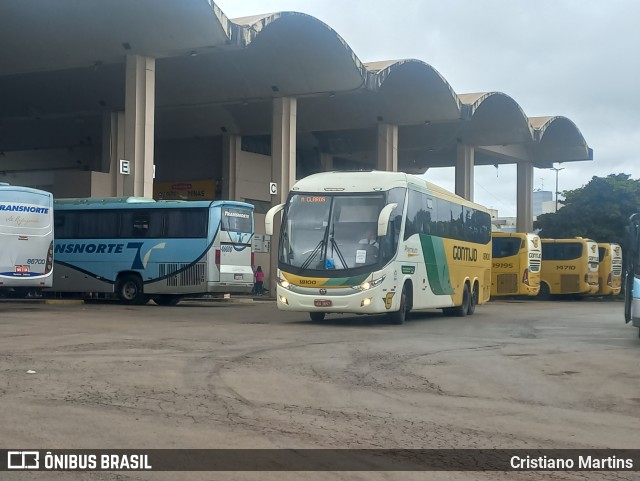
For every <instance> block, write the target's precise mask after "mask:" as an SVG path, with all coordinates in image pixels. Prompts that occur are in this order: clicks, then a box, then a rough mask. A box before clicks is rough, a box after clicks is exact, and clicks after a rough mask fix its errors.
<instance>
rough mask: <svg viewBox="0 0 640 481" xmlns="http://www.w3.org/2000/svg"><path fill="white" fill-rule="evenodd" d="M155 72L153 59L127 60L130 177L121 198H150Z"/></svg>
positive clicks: (126, 140) (126, 142) (126, 155)
mask: <svg viewBox="0 0 640 481" xmlns="http://www.w3.org/2000/svg"><path fill="white" fill-rule="evenodd" d="M155 68H156V60H155V59H154V58H152V57H143V56H140V55H130V56H128V57H127V70H126V80H125V112H124V117H125V119H124V124H125V134H124V157H123V158H124V159H126V160H128V161H129V162H130V170H131V173H130V174H129V175H127V176H125V179H124V195H135V196H141V197H153V147H154V145H153V141H154V138H153V135H154V125H155V120H154V114H155V91H156V86H155V84H156V76H155Z"/></svg>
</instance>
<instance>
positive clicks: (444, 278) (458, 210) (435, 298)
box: [265, 171, 491, 324]
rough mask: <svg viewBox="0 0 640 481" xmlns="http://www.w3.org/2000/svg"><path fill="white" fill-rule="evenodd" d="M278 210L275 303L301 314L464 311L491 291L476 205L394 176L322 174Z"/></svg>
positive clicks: (487, 246)
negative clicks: (279, 223) (281, 213)
mask: <svg viewBox="0 0 640 481" xmlns="http://www.w3.org/2000/svg"><path fill="white" fill-rule="evenodd" d="M280 210H284V214H283V218H282V227H281V230H280V239H279V246H278V271H277V277H278V279H277V281H278V282H277V286H276V292H277V305H278V308H279V309H282V310H290V311H299V312H309V314H310V317H311V320H312V321H320V320H322V319H324V317H325V315H326V314H328V313H356V314H378V313H387V314H389V317H390V319H391V321H392V322H393V323H396V324H401V323H403V322H404V320H405V316H406V314H407V313H408V312H409V311H411V310H413V309H429V308H442V309H443V310H444V312H445V314H447V315H456V316H465V315H467V314H473V312H474V310H475V307H476V305H477V304H483V303H485V302H487V301H488V300H489V296H490V292H491V218H490V215H489V213H488V212H487V210H486V209H485V208H484V207H481V206H480V205H477V204H474V203H472V202H469V201H467V200H465V199H463V198H461V197H458V196H456V195H455V194H452V193H450V192H448V191H446V190H444V189H442V188H440V187H437V186H435V185H433V184H431V183H429V182H426V181H425V180H423V179H421V178H419V177H415V176H412V175H407V174H404V173H399V172H376V171H374V172H327V173H321V174H315V175H312V176H309V177H307V178H305V179H302V180H300V181H299V182H297V183H296V184H295V185H294V186H293V188H292V190H291V192H290V193H289V198H288V199H287V202H286V204H281V205H279V206H276V207H273V208H272V209H271V210H270V211H269V212H268V213H267V216H266V219H265V228H266V229H265V230H266V233H267V234H271V233H272V232H273V219H274V216H275V215H276V214H277V212H278V211H280Z"/></svg>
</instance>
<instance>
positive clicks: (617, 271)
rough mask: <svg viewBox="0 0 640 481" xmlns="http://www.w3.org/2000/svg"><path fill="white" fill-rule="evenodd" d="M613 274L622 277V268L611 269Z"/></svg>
mask: <svg viewBox="0 0 640 481" xmlns="http://www.w3.org/2000/svg"><path fill="white" fill-rule="evenodd" d="M611 272H612V273H613V275H614V276H621V275H622V266H621V265H619V266H612V267H611Z"/></svg>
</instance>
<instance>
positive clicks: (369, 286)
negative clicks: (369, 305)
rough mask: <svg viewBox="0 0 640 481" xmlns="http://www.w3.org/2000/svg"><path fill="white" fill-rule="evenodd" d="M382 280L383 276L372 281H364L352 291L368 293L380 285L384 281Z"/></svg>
mask: <svg viewBox="0 0 640 481" xmlns="http://www.w3.org/2000/svg"><path fill="white" fill-rule="evenodd" d="M384 279H385V276H382V277H380V278H378V279H375V280H373V281H364V282H363V283H362V284H360V285H359V286H355V287H354V289H355V290H357V291H368V290H369V289H373V288H374V287H377V286H379V285H380V284H382V281H384Z"/></svg>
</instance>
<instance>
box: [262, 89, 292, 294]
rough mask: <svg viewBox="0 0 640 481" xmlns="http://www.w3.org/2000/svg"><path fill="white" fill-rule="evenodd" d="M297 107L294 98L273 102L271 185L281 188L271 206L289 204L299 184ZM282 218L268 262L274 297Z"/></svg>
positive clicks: (274, 196)
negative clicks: (294, 185)
mask: <svg viewBox="0 0 640 481" xmlns="http://www.w3.org/2000/svg"><path fill="white" fill-rule="evenodd" d="M297 110H298V103H297V99H296V98H294V97H280V98H276V99H273V120H272V126H271V129H272V130H271V182H275V183H276V184H277V185H278V193H277V194H275V195H272V196H271V205H278V204H281V203H283V202H285V201H286V200H287V195H288V194H289V190H291V187H292V186H293V184H294V183H295V181H296V135H297V128H296V127H297ZM279 233H280V217H279V216H277V217H276V219H274V225H273V237H272V238H271V254H270V259H269V274H268V275H269V277H268V279H269V289H270V290H271V292H272V293H275V287H276V274H277V269H278V247H279V246H278V236H279Z"/></svg>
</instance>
